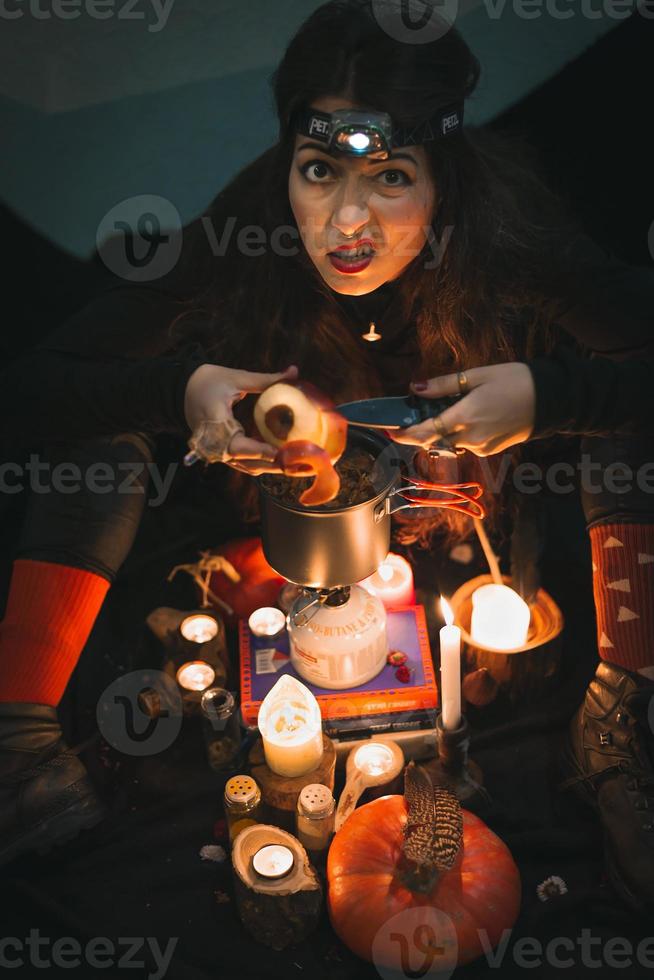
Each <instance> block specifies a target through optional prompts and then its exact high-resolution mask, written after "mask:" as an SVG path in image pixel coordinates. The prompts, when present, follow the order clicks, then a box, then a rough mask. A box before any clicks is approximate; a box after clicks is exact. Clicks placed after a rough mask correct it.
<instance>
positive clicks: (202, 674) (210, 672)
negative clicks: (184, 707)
mask: <svg viewBox="0 0 654 980" xmlns="http://www.w3.org/2000/svg"><path fill="white" fill-rule="evenodd" d="M215 679H216V672H215V670H214V669H213V667H211V666H209V664H207V663H205V662H204V660H191V661H190V662H189V663H187V664H182V666H181V667H180V668H179V670H178V671H177V683H178V684H179V686H180V687H183V688H184V689H185V690H186V691H205V690H206V689H207V688H208V687H211V685H212V684H213V682H214V680H215Z"/></svg>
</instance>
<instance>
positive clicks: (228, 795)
mask: <svg viewBox="0 0 654 980" xmlns="http://www.w3.org/2000/svg"><path fill="white" fill-rule="evenodd" d="M225 817H226V818H227V829H228V831H229V842H230V844H233V843H234V841H235V840H236V838H237V837H238V835H239V834H240V832H241V831H242V830H245V828H246V827H251V826H252V825H253V824H255V823H261V790H260V789H259V787H258V786H257V784H256V782H255V781H254V779H253V778H252V776H232V778H231V779H228V780H227V785H226V786H225Z"/></svg>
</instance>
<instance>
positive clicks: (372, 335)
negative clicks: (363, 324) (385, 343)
mask: <svg viewBox="0 0 654 980" xmlns="http://www.w3.org/2000/svg"><path fill="white" fill-rule="evenodd" d="M361 337H362V339H363V340H367V341H368V342H369V343H374V341H375V340H381V334H380V333H377V327H376V325H375V323H374V322H371V323H370V326H369V327H368V333H362V334H361Z"/></svg>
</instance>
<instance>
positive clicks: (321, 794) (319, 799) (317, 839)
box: [296, 783, 336, 860]
mask: <svg viewBox="0 0 654 980" xmlns="http://www.w3.org/2000/svg"><path fill="white" fill-rule="evenodd" d="M335 807H336V804H335V802H334V797H333V796H332V794H331V791H330V790H329V789H328V788H327V787H326V786H323V785H322V784H321V783H310V784H309V785H308V786H305V787H304V789H303V790H301V791H300V795H299V796H298V799H297V813H296V827H297V837H298V840H299V841H300V843H301V844H302V845H303V847H305V848H306V850H307V851H308V852H309V855H310V856H311V857H313V858H314V859H316V860H320V859H321V858H323V857H324V856H325V854H326V852H327V849H328V848H329V845H330V842H331V839H332V834H333V833H334V811H335Z"/></svg>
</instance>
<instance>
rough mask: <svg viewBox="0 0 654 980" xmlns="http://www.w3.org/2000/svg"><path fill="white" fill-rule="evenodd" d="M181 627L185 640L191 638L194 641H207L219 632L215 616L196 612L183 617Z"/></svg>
mask: <svg viewBox="0 0 654 980" xmlns="http://www.w3.org/2000/svg"><path fill="white" fill-rule="evenodd" d="M179 629H180V632H181V634H182V636H183V637H184V639H185V640H190V641H191V642H192V643H207V641H208V640H213V638H214V636H216V634H217V633H218V623H217V622H216V620H215V619H214V618H213V616H205V615H203V614H202V613H196V614H195V615H193V616H187V617H186V619H183V620H182V622H181V625H180V627H179Z"/></svg>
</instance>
